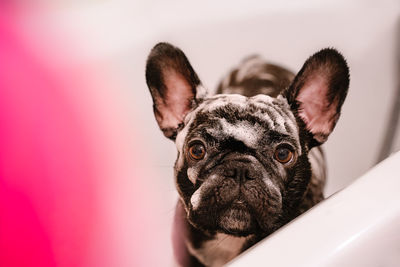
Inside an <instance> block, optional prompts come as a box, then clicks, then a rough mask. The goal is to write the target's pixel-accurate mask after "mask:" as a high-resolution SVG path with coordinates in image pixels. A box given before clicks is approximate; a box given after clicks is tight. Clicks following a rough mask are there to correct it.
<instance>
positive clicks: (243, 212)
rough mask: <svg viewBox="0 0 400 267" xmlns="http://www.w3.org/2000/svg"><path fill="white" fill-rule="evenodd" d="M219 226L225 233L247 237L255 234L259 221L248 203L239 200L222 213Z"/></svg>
mask: <svg viewBox="0 0 400 267" xmlns="http://www.w3.org/2000/svg"><path fill="white" fill-rule="evenodd" d="M218 226H219V227H220V229H221V230H222V231H223V232H224V233H227V234H231V235H237V236H247V235H249V234H251V233H252V232H254V230H255V228H256V227H257V221H256V220H255V218H254V216H253V215H252V214H251V212H250V211H249V208H248V206H247V205H246V202H245V201H244V200H241V199H238V200H235V201H234V202H232V204H231V205H229V206H228V207H227V208H226V209H224V210H222V211H221V213H220V216H219V220H218Z"/></svg>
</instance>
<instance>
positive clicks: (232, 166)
mask: <svg viewBox="0 0 400 267" xmlns="http://www.w3.org/2000/svg"><path fill="white" fill-rule="evenodd" d="M224 176H225V177H227V178H232V179H235V180H236V181H238V182H246V181H248V180H254V179H256V174H255V172H254V171H253V170H252V167H251V163H250V162H239V161H231V162H229V163H228V164H226V165H225V170H224Z"/></svg>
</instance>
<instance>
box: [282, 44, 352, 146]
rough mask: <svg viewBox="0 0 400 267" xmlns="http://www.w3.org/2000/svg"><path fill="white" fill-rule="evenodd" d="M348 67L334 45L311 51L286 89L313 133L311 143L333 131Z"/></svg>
mask: <svg viewBox="0 0 400 267" xmlns="http://www.w3.org/2000/svg"><path fill="white" fill-rule="evenodd" d="M349 80H350V78H349V68H348V66H347V63H346V60H345V59H344V58H343V56H342V55H341V54H340V53H339V52H337V51H336V50H335V49H331V48H327V49H323V50H321V51H319V52H317V53H316V54H314V55H312V56H311V57H310V58H309V59H308V60H307V61H306V62H305V63H304V65H303V67H302V68H301V70H300V71H299V73H298V74H297V75H296V77H295V78H294V80H293V82H292V84H291V86H290V87H289V88H288V89H287V90H286V91H285V92H284V93H283V95H284V96H285V97H286V99H287V100H288V103H289V105H290V106H291V108H292V110H293V112H294V113H295V115H296V116H297V117H298V118H299V119H301V120H302V121H303V122H304V124H305V127H306V130H307V131H308V132H309V133H310V134H311V137H312V140H311V142H310V147H312V146H315V145H319V144H322V143H324V142H325V141H326V140H327V138H328V136H329V134H330V133H331V132H332V131H333V128H334V127H335V125H336V122H337V121H338V119H339V116H340V110H341V107H342V104H343V102H344V99H345V98H346V95H347V91H348V87H349Z"/></svg>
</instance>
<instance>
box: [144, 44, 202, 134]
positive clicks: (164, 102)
mask: <svg viewBox="0 0 400 267" xmlns="http://www.w3.org/2000/svg"><path fill="white" fill-rule="evenodd" d="M146 82H147V86H148V87H149V89H150V93H151V96H152V98H153V110H154V115H155V117H156V120H157V123H158V125H159V127H160V129H161V130H162V131H163V133H164V135H165V136H166V137H168V138H170V139H172V140H174V139H175V137H176V134H177V131H178V128H179V126H180V125H181V124H182V122H183V119H184V117H185V116H186V114H187V113H188V112H189V111H190V110H191V109H192V108H194V107H195V106H196V104H197V103H198V102H199V101H201V97H200V96H199V95H200V94H203V93H205V92H197V91H198V90H199V91H203V90H204V88H203V87H202V86H201V82H200V80H199V78H198V76H197V74H196V73H195V72H194V70H193V68H192V66H191V65H190V63H189V60H188V59H187V58H186V56H185V54H184V53H183V52H182V51H181V50H180V49H179V48H176V47H174V46H172V45H170V44H168V43H159V44H157V45H156V46H154V48H153V49H152V50H151V52H150V55H149V57H148V59H147V64H146ZM196 95H197V96H196Z"/></svg>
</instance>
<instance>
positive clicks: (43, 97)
mask: <svg viewBox="0 0 400 267" xmlns="http://www.w3.org/2000/svg"><path fill="white" fill-rule="evenodd" d="M17 11H18V10H14V9H12V5H9V6H8V7H7V9H3V11H2V12H1V11H0V266H7V267H12V266H41V267H46V266H161V265H163V264H165V257H163V256H160V255H161V254H160V255H159V256H157V257H154V256H153V253H154V249H157V250H159V249H160V248H159V245H154V244H153V241H154V240H155V235H156V234H157V232H153V231H152V230H151V229H152V223H154V221H155V218H154V217H153V216H152V215H150V214H148V213H146V210H148V209H151V206H152V205H154V203H153V204H152V202H151V201H149V197H148V196H147V194H145V193H143V192H146V190H147V188H148V186H149V185H148V184H146V183H145V182H143V181H142V180H139V177H140V178H141V177H149V176H150V177H151V174H150V173H146V171H145V169H144V168H143V167H142V169H138V168H137V167H138V166H143V164H144V163H143V162H141V161H140V160H139V158H140V157H142V156H143V155H132V157H131V158H130V159H133V161H131V162H129V166H128V167H127V172H126V173H127V176H128V179H127V181H129V184H123V183H124V182H123V180H118V179H119V178H118V177H120V176H121V174H120V173H118V170H120V169H121V166H120V165H119V164H127V163H126V162H128V161H125V163H119V161H118V159H120V158H121V157H124V154H122V155H117V154H118V153H119V151H118V150H117V149H113V148H114V147H124V145H125V144H124V141H126V140H127V139H123V138H122V139H121V140H119V141H115V140H114V139H113V137H110V134H111V135H112V132H113V130H114V129H118V127H121V126H120V125H118V122H115V124H113V125H112V124H111V125H110V123H109V122H108V121H107V120H109V118H103V117H102V116H103V114H102V113H101V112H100V110H101V109H102V108H103V109H107V108H109V107H110V106H111V107H112V106H115V105H118V103H113V101H114V99H113V97H112V91H111V90H109V91H107V90H104V88H105V87H106V86H107V85H109V84H110V81H109V79H110V78H109V76H110V74H109V70H107V68H106V67H104V66H98V65H96V64H95V63H90V62H84V63H85V64H79V63H82V62H81V61H80V60H81V59H80V55H79V53H77V52H76V51H78V50H74V45H76V43H77V42H76V40H75V42H72V40H73V36H68V33H66V32H62V31H61V32H59V33H58V34H57V35H56V34H54V33H51V32H46V28H41V27H37V28H35V27H36V26H32V27H30V28H29V32H28V31H25V30H24V28H23V27H21V25H24V21H23V16H21V14H18V12H17ZM14 15H15V16H14ZM49 24H51V22H49ZM35 36H36V37H35ZM32 37H34V38H36V39H33V38H32ZM69 38H70V39H69ZM60 40H62V41H60ZM65 40H67V41H68V40H70V41H71V43H65ZM78 41H79V40H78ZM62 60H67V61H68V62H75V63H74V64H72V65H67V66H65V65H63V64H64V63H65V62H64V63H60V62H61V61H62ZM83 66H84V67H83ZM110 72H111V71H110ZM114 86H116V87H118V85H115V84H114ZM101 87H103V93H104V94H105V95H106V96H105V97H104V98H103V99H107V101H105V102H102V103H94V102H95V99H96V98H95V97H93V95H92V94H93V93H94V92H96V91H97V90H99V88H101ZM113 115H116V116H118V114H113ZM103 119H104V122H103V121H102V120H103ZM117 121H118V120H117ZM106 128H107V129H106ZM119 130H121V129H119ZM129 140H131V139H129ZM132 140H134V139H132ZM135 145H136V144H128V146H127V147H128V148H129V147H136V148H138V149H137V150H138V151H140V145H137V146H135ZM121 181H122V182H121ZM118 183H120V184H118ZM121 183H122V184H121ZM121 187H127V188H132V189H131V190H133V191H132V192H129V196H130V197H129V198H128V199H124V198H121V199H120V198H118V196H119V195H120V193H121V192H119V191H118V190H119V189H118V188H121ZM143 203H145V205H144V204H143ZM123 205H126V206H123ZM146 205H148V207H147V206H146ZM121 206H122V208H121ZM123 208H126V209H125V210H124V209H123ZM125 213H130V214H132V216H128V217H124V216H125V215H124V214H125ZM115 214H116V216H114V215H115ZM125 218H130V219H131V221H129V220H128V221H127V222H125ZM121 225H122V226H123V227H126V228H127V229H117V228H118V227H120V226H121ZM149 229H150V230H149ZM124 231H125V232H126V235H127V240H128V242H125V243H124V242H120V240H119V239H118V238H119V237H120V236H123V235H124V234H125V233H124ZM131 237H132V238H131ZM121 251H122V252H121ZM124 253H125V254H124ZM127 254H128V255H129V254H130V255H131V256H128V259H126V255H127ZM124 257H125V258H124Z"/></svg>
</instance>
